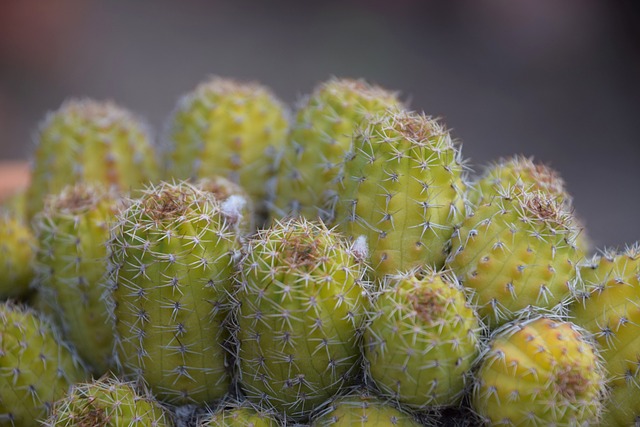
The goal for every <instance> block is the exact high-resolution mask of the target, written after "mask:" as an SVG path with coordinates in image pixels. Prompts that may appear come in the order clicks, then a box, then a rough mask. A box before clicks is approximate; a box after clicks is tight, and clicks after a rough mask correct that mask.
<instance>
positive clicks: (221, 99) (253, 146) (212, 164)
mask: <svg viewBox="0 0 640 427" xmlns="http://www.w3.org/2000/svg"><path fill="white" fill-rule="evenodd" d="M288 121H289V118H288V111H287V109H286V107H285V106H284V105H283V104H282V103H281V102H280V101H279V100H278V99H277V98H276V97H275V96H274V95H273V94H272V93H271V91H269V90H268V89H267V88H266V87H264V86H262V85H260V84H258V83H240V82H237V81H234V80H231V79H223V78H220V77H212V78H210V79H208V80H207V81H205V82H203V83H201V84H200V85H199V86H198V87H197V88H196V89H195V90H194V91H192V92H191V93H189V94H187V95H185V96H184V97H182V98H181V99H180V101H179V102H178V106H177V108H176V110H175V112H174V114H173V117H172V118H171V120H170V122H169V125H168V126H169V130H168V144H169V147H168V150H167V170H168V176H169V178H177V179H188V178H192V179H195V178H207V177H210V176H212V175H222V176H224V177H226V178H228V179H229V180H231V181H233V182H235V183H238V184H240V185H242V187H244V189H245V190H246V191H247V193H249V195H250V196H251V198H252V199H253V202H254V204H255V206H256V208H257V209H258V210H259V211H261V212H262V211H264V210H265V209H266V208H265V207H264V203H265V198H266V191H267V182H268V181H269V180H271V179H272V178H273V177H274V174H275V162H276V155H277V153H278V152H279V151H280V150H281V149H282V146H283V145H284V142H285V139H286V135H287V131H288V128H289V123H288Z"/></svg>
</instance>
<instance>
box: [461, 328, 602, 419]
mask: <svg viewBox="0 0 640 427" xmlns="http://www.w3.org/2000/svg"><path fill="white" fill-rule="evenodd" d="M490 346H491V347H490V349H489V350H488V352H487V353H486V354H485V355H484V356H483V358H482V361H481V362H480V367H479V369H478V371H477V373H476V376H477V379H476V384H475V387H474V390H473V398H472V405H473V408H474V409H475V410H476V411H477V412H478V414H479V415H480V416H481V417H482V418H483V419H484V421H485V423H486V424H487V425H490V426H531V427H538V426H540V427H542V426H549V425H553V426H557V427H565V426H566V427H576V426H588V425H594V426H596V425H598V421H599V419H600V416H601V413H602V407H603V403H602V401H603V397H604V390H605V388H604V384H605V373H604V370H603V368H602V365H601V361H600V359H599V357H598V355H597V353H596V350H595V348H594V346H593V344H592V343H591V342H590V341H588V340H587V339H586V337H585V335H584V333H583V332H581V330H580V329H579V328H578V327H577V326H576V325H574V324H572V323H570V322H563V321H559V320H554V319H552V318H546V317H539V318H535V319H532V320H527V321H519V322H515V323H513V324H509V325H506V327H505V328H503V329H501V330H499V331H497V332H496V334H495V335H494V336H493V339H492V342H491V345H490Z"/></svg>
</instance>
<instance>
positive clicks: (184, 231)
mask: <svg viewBox="0 0 640 427" xmlns="http://www.w3.org/2000/svg"><path fill="white" fill-rule="evenodd" d="M237 212H238V211H237V210H235V209H227V210H225V209H224V208H223V204H222V203H220V201H218V200H216V199H215V198H214V197H213V195H212V194H210V193H207V192H204V191H202V190H200V189H198V188H197V187H195V186H193V185H191V184H188V183H181V184H167V183H160V184H159V185H158V186H156V187H154V188H150V189H148V190H146V191H145V193H144V194H143V195H142V197H141V198H139V199H136V200H133V201H131V203H130V205H129V206H128V207H127V209H125V210H124V211H122V212H120V213H119V214H118V215H117V222H116V225H115V227H114V228H113V230H112V239H111V240H110V242H109V248H110V255H111V264H112V265H111V269H112V270H111V275H112V278H111V282H112V283H111V286H112V289H111V292H110V295H111V301H112V303H113V307H112V313H113V316H114V319H115V322H116V323H115V324H116V331H117V336H116V351H117V356H118V359H119V362H120V364H121V366H122V368H123V370H124V373H125V374H126V375H127V376H130V377H132V378H135V379H144V380H145V381H146V382H147V383H148V384H149V386H150V387H151V389H152V391H153V392H154V394H156V395H157V396H158V398H159V399H161V400H166V401H168V402H170V403H175V404H184V403H196V404H202V403H206V402H213V401H214V400H217V399H220V398H221V397H222V396H223V395H224V394H225V393H226V392H227V390H228V388H229V386H230V383H231V376H230V372H229V371H230V369H229V368H230V364H231V362H230V360H229V355H228V354H227V350H226V349H225V347H224V346H225V344H226V342H227V340H228V333H227V332H226V329H225V327H224V326H225V322H226V319H227V316H228V313H229V301H228V294H229V293H230V292H231V287H232V278H233V275H234V274H235V271H236V266H235V257H236V253H237V251H239V249H240V244H239V236H238V235H237V233H236V231H235V225H236V224H237V223H238V221H240V220H241V218H240V216H239V215H238V214H237Z"/></svg>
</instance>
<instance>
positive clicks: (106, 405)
mask: <svg viewBox="0 0 640 427" xmlns="http://www.w3.org/2000/svg"><path fill="white" fill-rule="evenodd" d="M43 425H44V426H45V427H85V426H86V427H88V426H91V427H130V426H139V427H169V426H170V425H171V424H170V422H169V420H168V417H167V416H166V415H165V412H164V410H163V409H162V408H161V407H160V405H158V403H157V402H156V401H155V399H154V398H153V397H152V396H151V395H150V394H149V392H148V391H146V390H144V392H143V393H142V394H139V393H138V392H137V391H136V390H135V388H134V386H133V384H130V383H125V382H121V381H119V380H117V379H113V378H101V379H99V380H97V381H94V382H91V383H86V384H78V385H75V386H73V387H72V389H71V391H70V392H69V393H68V394H67V395H66V396H65V397H64V398H62V399H60V400H59V401H57V402H56V403H55V405H54V407H53V410H52V414H51V416H50V417H49V418H48V419H47V420H46V421H45V422H44V424H43Z"/></svg>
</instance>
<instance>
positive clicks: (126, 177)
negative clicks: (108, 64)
mask: <svg viewBox="0 0 640 427" xmlns="http://www.w3.org/2000/svg"><path fill="white" fill-rule="evenodd" d="M36 143H37V146H36V150H35V153H34V155H33V164H32V171H31V184H30V186H29V188H28V190H27V216H28V217H29V218H33V216H34V215H35V214H36V213H38V212H40V211H41V210H42V207H43V204H44V199H45V197H46V196H47V195H48V194H57V193H59V192H60V191H62V189H63V188H64V187H66V186H67V185H72V184H75V183H78V182H83V183H87V184H98V185H103V186H105V187H113V188H116V189H118V190H120V191H123V192H127V191H130V190H131V189H132V188H139V187H141V186H142V185H144V184H146V183H148V182H149V181H153V180H155V179H157V178H158V173H159V171H158V165H157V159H156V154H155V151H154V147H153V146H152V144H151V140H150V137H149V134H148V131H147V129H146V127H145V126H144V125H143V124H142V122H140V121H139V120H138V119H137V118H136V117H135V116H133V114H131V113H130V112H129V111H127V110H125V109H123V108H121V107H119V106H117V105H115V104H113V103H111V102H98V101H93V100H89V99H85V100H75V99H73V100H69V101H67V102H65V103H64V104H63V105H62V107H60V109H59V110H57V111H55V112H52V113H50V114H48V115H47V117H46V119H45V120H44V122H43V123H42V125H41V126H40V129H39V131H38V134H37V137H36Z"/></svg>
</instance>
